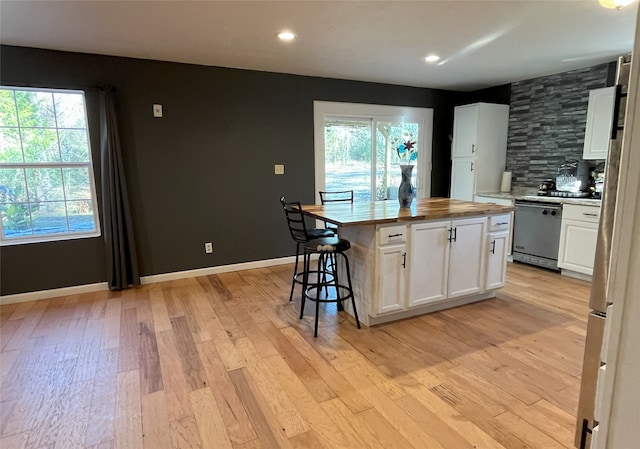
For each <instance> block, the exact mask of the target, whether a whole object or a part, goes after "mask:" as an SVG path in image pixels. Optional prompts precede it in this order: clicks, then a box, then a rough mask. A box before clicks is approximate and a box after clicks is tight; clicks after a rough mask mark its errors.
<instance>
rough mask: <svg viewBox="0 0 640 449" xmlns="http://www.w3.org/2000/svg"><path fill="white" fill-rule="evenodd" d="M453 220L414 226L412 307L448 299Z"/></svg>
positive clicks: (412, 241) (410, 305)
mask: <svg viewBox="0 0 640 449" xmlns="http://www.w3.org/2000/svg"><path fill="white" fill-rule="evenodd" d="M450 229H451V222H450V221H440V222H434V223H420V224H416V225H413V226H411V231H410V232H411V251H409V260H408V261H407V264H408V267H409V298H408V299H409V303H408V304H407V306H408V307H413V306H419V305H422V304H426V303H430V302H434V301H439V300H442V299H446V298H447V275H448V271H449V270H448V267H449V230H450Z"/></svg>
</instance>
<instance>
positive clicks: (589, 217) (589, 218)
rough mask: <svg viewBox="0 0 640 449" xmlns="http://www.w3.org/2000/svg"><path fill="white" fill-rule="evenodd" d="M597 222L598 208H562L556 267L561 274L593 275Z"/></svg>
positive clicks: (569, 206) (576, 206)
mask: <svg viewBox="0 0 640 449" xmlns="http://www.w3.org/2000/svg"><path fill="white" fill-rule="evenodd" d="M599 221H600V207H599V206H581V205H573V204H565V205H564V206H563V210H562V227H561V231H560V248H559V251H558V267H559V268H561V269H562V271H563V272H564V271H565V270H568V271H573V272H576V273H582V274H587V275H592V274H593V262H594V259H595V254H596V241H597V239H598V223H599Z"/></svg>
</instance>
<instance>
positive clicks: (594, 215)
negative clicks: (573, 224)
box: [582, 212, 598, 217]
mask: <svg viewBox="0 0 640 449" xmlns="http://www.w3.org/2000/svg"><path fill="white" fill-rule="evenodd" d="M582 215H586V216H587V217H597V216H598V214H590V213H587V212H583V213H582Z"/></svg>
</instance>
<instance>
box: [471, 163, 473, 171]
mask: <svg viewBox="0 0 640 449" xmlns="http://www.w3.org/2000/svg"><path fill="white" fill-rule="evenodd" d="M471 171H473V162H472V163H471Z"/></svg>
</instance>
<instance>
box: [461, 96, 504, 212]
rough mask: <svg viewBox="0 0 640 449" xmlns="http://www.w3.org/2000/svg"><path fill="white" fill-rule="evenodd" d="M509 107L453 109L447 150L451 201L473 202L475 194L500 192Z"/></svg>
mask: <svg viewBox="0 0 640 449" xmlns="http://www.w3.org/2000/svg"><path fill="white" fill-rule="evenodd" d="M508 128H509V106H508V105H505V104H492V103H474V104H469V105H464V106H457V107H456V108H455V110H454V119H453V144H452V149H451V198H453V199H458V200H466V201H473V199H474V195H475V194H476V193H488V192H498V191H500V183H501V181H502V173H503V172H504V169H505V165H506V159H507V130H508Z"/></svg>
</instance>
